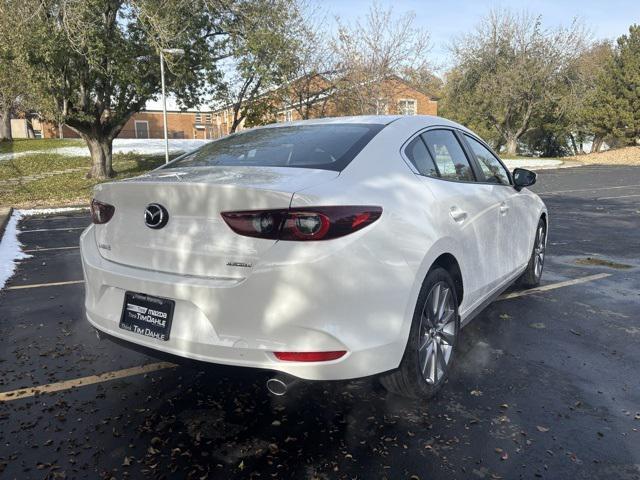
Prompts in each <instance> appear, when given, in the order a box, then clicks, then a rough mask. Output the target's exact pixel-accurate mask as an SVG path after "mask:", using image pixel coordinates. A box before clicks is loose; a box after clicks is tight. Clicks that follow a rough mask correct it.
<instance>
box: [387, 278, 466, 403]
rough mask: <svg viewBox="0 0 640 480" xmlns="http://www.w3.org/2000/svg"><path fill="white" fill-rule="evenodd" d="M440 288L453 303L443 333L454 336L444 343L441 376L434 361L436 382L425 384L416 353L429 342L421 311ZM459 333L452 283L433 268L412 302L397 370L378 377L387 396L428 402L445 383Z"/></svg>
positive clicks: (456, 300)
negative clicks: (412, 305)
mask: <svg viewBox="0 0 640 480" xmlns="http://www.w3.org/2000/svg"><path fill="white" fill-rule="evenodd" d="M443 284H445V285H446V286H447V287H448V290H449V292H450V295H451V299H452V301H453V302H452V305H453V308H452V309H451V310H447V311H452V312H453V317H452V318H451V317H449V320H448V321H447V325H448V327H447V329H448V331H449V332H451V331H453V332H454V333H455V334H454V336H453V340H452V341H451V340H450V339H449V341H448V342H447V343H446V345H447V348H449V342H450V343H451V345H450V346H451V348H450V350H448V352H450V353H449V356H448V357H446V355H445V356H443V358H445V357H446V358H448V361H447V360H446V359H445V363H446V368H443V374H441V375H438V363H437V362H436V360H435V357H434V359H433V362H434V363H435V365H436V366H435V368H436V375H435V377H436V381H435V382H432V383H429V381H428V380H427V379H425V376H424V375H423V373H422V371H423V369H422V365H425V366H427V364H426V363H422V362H421V354H420V353H419V347H420V345H421V344H424V343H425V339H427V341H428V339H429V338H431V337H428V336H424V334H423V322H422V319H423V310H424V308H425V304H426V302H427V300H428V299H429V295H430V292H431V291H432V289H435V288H436V287H438V285H439V288H440V290H438V292H441V291H442V285H443ZM431 298H433V297H431ZM431 330H433V329H431ZM459 332H460V316H459V314H458V298H457V295H456V290H455V286H454V283H453V279H452V278H451V275H450V274H449V272H447V271H446V270H445V269H443V268H439V267H438V268H434V269H433V270H431V271H430V272H429V273H428V274H427V277H426V278H425V280H424V282H423V284H422V288H421V289H420V294H419V295H418V301H417V302H416V308H415V311H414V314H413V322H412V325H411V331H410V333H409V339H408V341H407V346H406V348H405V352H404V355H403V357H402V361H401V362H400V366H399V367H398V368H397V369H396V370H393V371H391V372H387V373H385V374H382V375H381V376H380V377H379V379H380V383H381V384H382V386H384V387H385V389H386V390H387V391H388V392H390V393H394V394H397V395H401V396H403V397H409V398H414V399H428V398H431V397H433V396H434V395H435V394H436V393H437V392H438V391H439V390H440V389H441V388H442V385H444V383H445V382H446V381H447V378H448V374H449V371H450V370H451V367H452V365H453V361H454V355H455V351H456V346H457V340H458V334H459ZM449 335H450V334H447V336H449ZM434 341H435V340H434ZM438 341H439V342H440V341H444V340H442V339H440V340H438ZM440 345H442V347H433V348H444V345H445V344H440ZM425 352H428V349H427V350H425ZM423 355H424V353H423ZM426 355H429V353H426Z"/></svg>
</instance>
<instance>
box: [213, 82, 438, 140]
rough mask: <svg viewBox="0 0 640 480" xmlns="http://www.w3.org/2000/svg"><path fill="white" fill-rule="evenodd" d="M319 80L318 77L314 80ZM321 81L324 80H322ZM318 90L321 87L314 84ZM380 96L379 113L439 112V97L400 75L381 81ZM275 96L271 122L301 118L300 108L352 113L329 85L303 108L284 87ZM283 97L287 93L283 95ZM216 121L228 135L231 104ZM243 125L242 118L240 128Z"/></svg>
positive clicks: (311, 112) (312, 113)
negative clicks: (287, 93)
mask: <svg viewBox="0 0 640 480" xmlns="http://www.w3.org/2000/svg"><path fill="white" fill-rule="evenodd" d="M314 81H315V82H318V81H317V80H314ZM319 82H322V80H320V81H319ZM315 90H316V91H319V90H322V88H318V86H317V85H316V86H315ZM378 90H379V91H380V92H381V98H379V99H376V108H375V109H376V110H377V111H376V112H372V113H378V114H380V115H437V114H438V101H437V100H435V99H434V98H432V97H431V96H430V95H429V94H427V93H426V92H423V91H421V90H418V89H417V88H415V87H413V86H412V85H410V84H409V83H407V82H405V81H404V80H402V79H401V78H399V77H389V78H386V79H385V80H383V81H382V84H381V85H380V88H379V89H378ZM270 95H273V97H274V103H275V104H277V105H279V106H280V107H281V108H280V109H278V110H277V113H276V116H275V118H265V119H264V123H270V122H291V121H295V120H301V119H302V118H303V117H302V115H301V112H305V114H306V117H307V118H319V117H332V116H337V117H339V116H344V115H350V114H351V112H349V111H348V110H346V109H345V108H348V106H346V105H344V104H343V102H344V101H345V99H344V98H341V97H339V96H338V95H336V94H335V93H333V91H332V90H331V89H330V88H327V93H326V94H324V95H319V96H317V98H316V99H314V101H313V102H312V103H311V104H309V105H306V106H305V107H304V108H302V107H301V105H300V104H297V103H296V101H295V100H293V99H292V98H291V97H293V95H282V92H281V91H276V92H272V93H270ZM283 97H288V98H286V99H283ZM213 117H214V124H215V125H216V126H217V127H218V128H217V129H216V130H215V132H216V133H217V132H220V135H221V136H223V135H227V134H228V133H229V128H230V126H231V124H232V121H233V111H232V109H231V107H227V108H222V109H219V110H215V111H214V112H213ZM243 128H244V122H241V123H240V125H239V127H238V128H237V130H242V129H243Z"/></svg>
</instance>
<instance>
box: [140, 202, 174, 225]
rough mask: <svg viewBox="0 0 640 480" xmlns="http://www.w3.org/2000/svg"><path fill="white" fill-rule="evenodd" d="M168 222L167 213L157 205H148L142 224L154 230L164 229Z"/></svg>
mask: <svg viewBox="0 0 640 480" xmlns="http://www.w3.org/2000/svg"><path fill="white" fill-rule="evenodd" d="M168 221H169V212H167V209H166V208H164V207H163V206H162V205H160V204H159V203H150V204H149V205H147V208H146V209H145V211H144V223H145V225H146V226H147V227H149V228H153V229H155V230H157V229H159V228H162V227H164V226H165V225H166V224H167V222H168Z"/></svg>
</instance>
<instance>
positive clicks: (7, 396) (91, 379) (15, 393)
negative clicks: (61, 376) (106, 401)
mask: <svg viewBox="0 0 640 480" xmlns="http://www.w3.org/2000/svg"><path fill="white" fill-rule="evenodd" d="M176 366H177V365H176V364H175V363H169V362H158V363H150V364H148V365H142V366H139V367H132V368H125V369H123V370H115V371H113V372H107V373H101V374H100V375H90V376H88V377H82V378H74V379H71V380H64V381H62V382H56V383H49V384H46V385H39V386H35V387H29V388H20V389H18V390H12V391H10V392H2V393H0V403H1V402H10V401H12V400H18V399H20V398H28V397H33V396H34V395H39V394H42V393H53V392H60V391H63V390H70V389H72V388H78V387H84V386H86V385H94V384H96V383H103V382H109V381H111V380H117V379H119V378H126V377H133V376H135V375H143V374H145V373H151V372H157V371H158V370H165V369H167V368H173V367H176Z"/></svg>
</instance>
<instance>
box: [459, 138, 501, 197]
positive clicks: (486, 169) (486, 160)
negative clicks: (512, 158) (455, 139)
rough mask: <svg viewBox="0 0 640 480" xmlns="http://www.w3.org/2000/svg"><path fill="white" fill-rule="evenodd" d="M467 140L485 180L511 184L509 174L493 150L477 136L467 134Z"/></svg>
mask: <svg viewBox="0 0 640 480" xmlns="http://www.w3.org/2000/svg"><path fill="white" fill-rule="evenodd" d="M465 137H466V139H467V142H469V146H470V147H471V150H473V153H474V154H475V156H476V158H477V159H478V163H479V164H480V168H481V169H482V172H483V173H484V176H485V180H486V181H487V182H491V183H499V184H501V185H510V182H509V174H508V173H507V171H506V170H505V169H504V167H503V166H502V164H501V163H500V162H499V161H498V159H497V158H496V157H495V156H494V155H493V153H491V151H490V150H489V149H488V148H487V147H485V146H484V145H482V144H481V143H480V142H478V141H477V140H476V139H475V138H473V137H470V136H469V135H465Z"/></svg>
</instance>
